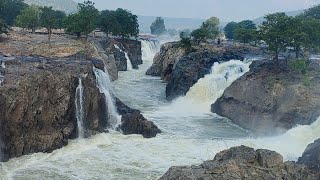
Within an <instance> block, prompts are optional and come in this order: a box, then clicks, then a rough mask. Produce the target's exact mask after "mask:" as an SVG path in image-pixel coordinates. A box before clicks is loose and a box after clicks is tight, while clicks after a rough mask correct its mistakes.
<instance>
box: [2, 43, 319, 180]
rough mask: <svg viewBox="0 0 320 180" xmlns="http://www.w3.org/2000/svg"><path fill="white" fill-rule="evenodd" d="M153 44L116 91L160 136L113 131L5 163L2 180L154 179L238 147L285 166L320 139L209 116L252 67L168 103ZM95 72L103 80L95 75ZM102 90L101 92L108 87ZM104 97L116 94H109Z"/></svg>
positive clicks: (213, 78) (313, 128)
mask: <svg viewBox="0 0 320 180" xmlns="http://www.w3.org/2000/svg"><path fill="white" fill-rule="evenodd" d="M150 43H151V42H143V43H142V45H143V49H142V50H143V57H144V64H143V65H141V66H139V70H132V71H128V72H120V74H119V79H118V80H117V81H115V82H113V87H114V89H115V91H114V92H115V93H116V95H117V97H119V98H120V99H121V100H123V101H124V102H125V103H126V104H127V105H129V106H131V107H133V108H136V109H139V110H141V111H142V113H143V115H144V116H145V117H146V118H147V119H149V120H151V121H153V122H154V123H155V124H156V125H158V126H159V128H160V129H161V130H162V131H163V133H162V134H160V135H158V136H157V137H156V138H152V139H144V138H143V137H142V136H140V135H129V136H125V135H122V134H120V133H118V132H111V133H106V134H105V133H103V134H99V135H96V136H93V137H91V138H89V139H77V140H73V141H70V144H69V145H68V146H66V147H64V148H62V149H59V150H56V151H54V152H53V153H50V154H45V153H37V154H33V155H28V156H23V157H20V158H14V159H11V160H10V161H9V162H5V163H3V164H2V165H1V166H0V179H70V180H73V179H121V180H123V179H130V180H131V179H134V180H135V179H136V180H140V179H152V180H153V179H157V178H159V177H160V176H161V175H163V174H164V173H165V172H166V171H167V170H168V168H169V167H170V166H177V165H192V164H199V163H201V162H202V161H204V160H208V159H213V157H214V156H215V154H216V153H217V152H219V151H221V150H224V149H227V148H230V147H232V146H236V145H248V146H251V147H254V148H267V149H271V150H275V151H277V152H279V153H281V154H282V155H283V156H284V158H285V160H297V158H298V157H299V156H301V154H302V153H303V151H304V149H305V148H306V146H307V145H308V144H309V143H311V142H313V141H314V140H315V139H316V138H318V137H319V136H320V119H319V120H318V121H316V122H315V123H314V124H312V125H310V126H297V127H296V128H294V129H292V130H289V131H288V132H287V133H285V134H283V135H281V136H277V137H268V138H252V137H251V136H250V133H248V132H247V131H245V130H243V129H242V128H240V127H238V126H236V125H234V124H232V123H230V122H229V121H228V120H227V119H225V118H222V117H219V116H217V115H215V114H212V113H210V111H209V107H207V105H209V104H211V103H212V102H214V101H215V100H216V98H218V97H219V96H221V94H222V93H223V90H224V89H225V88H226V87H227V86H229V85H230V84H231V83H232V81H234V80H235V79H236V78H238V77H239V76H241V75H242V74H243V73H245V72H246V71H248V70H249V68H248V67H249V64H250V62H247V63H243V62H240V61H236V60H234V61H230V62H227V63H221V64H218V63H216V64H215V65H214V66H213V68H212V73H211V74H209V75H207V76H206V77H204V78H203V79H201V80H199V82H198V83H197V84H196V85H194V86H193V87H192V88H191V90H190V91H189V92H188V94H187V95H186V96H185V97H181V98H178V99H177V100H175V101H173V102H172V103H170V102H167V101H166V100H165V83H163V82H162V81H161V80H160V78H158V77H150V76H146V75H145V72H146V70H147V68H149V67H150V66H151V64H152V58H151V57H153V56H154V54H155V52H156V51H158V49H159V45H156V47H155V45H154V44H152V45H151V44H150ZM95 73H96V76H97V75H98V76H104V75H103V74H102V73H101V72H98V71H97V70H95ZM99 73H101V74H99ZM98 84H101V83H99V82H98ZM99 87H100V90H101V88H102V87H103V86H102V84H101V85H99ZM104 90H106V91H110V90H107V89H106V87H105V88H104ZM105 93H107V92H105ZM107 94H108V93H107ZM200 94H201V95H200Z"/></svg>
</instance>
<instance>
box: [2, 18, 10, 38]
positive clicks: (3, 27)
mask: <svg viewBox="0 0 320 180" xmlns="http://www.w3.org/2000/svg"><path fill="white" fill-rule="evenodd" d="M2 33H8V26H7V24H6V23H5V22H4V20H3V19H1V18H0V34H2Z"/></svg>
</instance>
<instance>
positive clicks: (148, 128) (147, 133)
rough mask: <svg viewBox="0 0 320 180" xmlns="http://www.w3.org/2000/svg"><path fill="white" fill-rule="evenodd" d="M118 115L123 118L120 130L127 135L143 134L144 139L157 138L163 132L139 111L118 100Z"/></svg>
mask: <svg viewBox="0 0 320 180" xmlns="http://www.w3.org/2000/svg"><path fill="white" fill-rule="evenodd" d="M116 106H117V111H118V113H119V114H120V115H121V116H122V117H121V122H122V124H121V125H120V127H119V128H120V129H121V131H122V132H123V134H125V135H130V134H141V135H142V136H143V137H144V138H152V137H156V135H157V134H158V133H161V130H160V129H159V128H158V127H157V126H156V125H155V124H154V123H153V122H151V121H148V120H147V119H146V118H144V117H143V115H142V114H141V112H140V111H139V110H135V109H132V108H130V107H128V106H127V105H125V104H124V103H123V102H121V101H120V100H119V99H118V98H116Z"/></svg>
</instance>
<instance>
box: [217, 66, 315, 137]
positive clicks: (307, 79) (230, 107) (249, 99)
mask: <svg viewBox="0 0 320 180" xmlns="http://www.w3.org/2000/svg"><path fill="white" fill-rule="evenodd" d="M281 68H282V69H281V70H279V69H278V68H277V66H276V65H275V64H274V63H273V62H271V61H256V62H253V63H252V64H251V66H250V71H249V72H248V73H246V74H245V75H243V76H242V77H240V78H239V79H237V80H236V81H235V82H234V83H233V84H232V85H231V86H230V87H228V88H227V89H226V90H225V91H224V94H223V95H222V97H221V98H219V99H218V100H217V101H216V102H215V103H214V104H213V105H212V106H211V109H212V112H214V113H217V114H218V115H221V116H224V117H227V118H229V119H231V120H232V122H233V123H235V124H237V125H239V126H241V127H243V128H245V129H249V130H251V131H252V132H254V133H255V134H257V135H274V134H275V133H276V134H277V133H283V132H284V131H286V130H288V129H291V128H293V127H295V126H296V125H298V124H301V125H310V124H311V123H313V122H314V121H316V120H317V118H318V117H319V116H320V96H319V94H320V71H319V70H311V69H310V70H309V72H308V74H307V75H302V74H300V73H298V72H296V71H293V70H290V68H287V66H285V65H281Z"/></svg>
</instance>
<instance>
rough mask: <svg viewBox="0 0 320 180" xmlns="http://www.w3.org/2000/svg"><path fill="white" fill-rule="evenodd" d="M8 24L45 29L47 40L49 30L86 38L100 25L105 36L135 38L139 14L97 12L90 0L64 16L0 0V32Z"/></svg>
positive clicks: (14, 0) (16, 0)
mask: <svg viewBox="0 0 320 180" xmlns="http://www.w3.org/2000/svg"><path fill="white" fill-rule="evenodd" d="M9 26H18V27H21V28H26V29H31V30H32V33H35V30H36V29H37V28H40V27H41V28H46V29H47V33H48V40H49V42H50V38H51V33H52V29H65V31H66V32H67V33H72V34H76V35H77V36H79V37H80V36H81V35H84V36H85V37H86V38H87V37H88V35H89V34H90V33H91V32H92V31H93V30H95V29H96V28H100V29H101V30H102V31H103V32H105V33H106V34H107V35H113V36H120V37H122V38H129V37H137V36H138V34H139V24H138V17H137V16H136V15H133V14H132V13H131V12H129V11H127V10H124V9H121V8H119V9H117V10H115V11H111V10H104V11H101V12H100V11H99V10H98V9H96V8H95V3H93V2H92V1H84V2H83V3H79V4H78V11H77V12H76V13H74V14H69V15H66V14H65V13H64V12H62V11H57V10H53V9H52V7H39V6H35V5H30V6H29V5H27V4H25V3H24V2H23V0H1V1H0V33H6V32H7V31H8V28H9Z"/></svg>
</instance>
